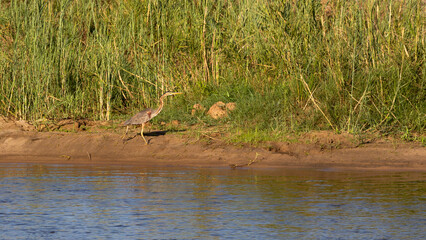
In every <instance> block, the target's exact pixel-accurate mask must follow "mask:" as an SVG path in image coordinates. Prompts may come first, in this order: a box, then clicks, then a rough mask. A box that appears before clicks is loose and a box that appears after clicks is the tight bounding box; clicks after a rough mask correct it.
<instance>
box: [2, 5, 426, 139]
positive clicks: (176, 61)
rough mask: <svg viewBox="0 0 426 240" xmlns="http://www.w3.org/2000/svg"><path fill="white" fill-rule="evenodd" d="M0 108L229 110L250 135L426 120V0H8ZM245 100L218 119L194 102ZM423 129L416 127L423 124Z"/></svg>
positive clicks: (54, 115)
mask: <svg viewBox="0 0 426 240" xmlns="http://www.w3.org/2000/svg"><path fill="white" fill-rule="evenodd" d="M0 8H1V9H2V10H1V11H0V114H1V115H5V116H12V117H16V118H24V119H33V120H35V119H39V118H48V119H59V118H68V117H70V118H93V119H106V120H108V119H114V118H119V119H124V117H126V116H129V115H130V114H132V113H134V112H135V111H137V110H138V109H141V108H144V107H147V106H152V105H156V101H157V99H158V97H159V95H161V93H163V92H164V91H166V90H178V91H183V92H185V95H184V96H178V97H175V98H174V99H168V105H167V106H168V107H166V108H165V110H164V114H161V115H160V116H159V117H158V119H156V122H158V121H169V120H170V119H172V118H173V119H178V120H180V121H182V122H186V123H188V124H191V123H200V122H203V123H207V124H220V123H223V122H226V123H227V125H229V126H230V127H229V128H230V130H231V131H232V132H236V133H241V134H237V138H238V139H239V140H243V141H259V140H266V139H268V138H277V137H279V136H282V135H283V133H288V132H301V131H307V130H313V129H330V130H334V131H338V132H339V131H345V132H350V133H360V132H364V131H379V132H385V133H397V134H401V135H403V138H404V139H410V138H412V137H410V135H411V134H412V133H415V134H417V135H423V134H424V129H425V125H426V117H425V112H426V111H425V110H426V97H425V92H426V91H425V66H424V62H425V36H426V29H425V19H426V18H425V5H424V1H421V0H399V1H392V0H390V1H389V0H374V1H373V0H366V1H346V0H329V1H326V0H322V1H320V0H303V1H292V0H282V1H267V0H260V1H253V0H247V1H224V0H219V1H210V0H205V1H198V0H196V1H185V0H183V1H181V0H171V1H157V0H152V1H151V0H147V1H141V0H127V1H118V0H87V1H82V0H56V1H55V0H24V1H10V0H9V1H5V0H0ZM219 100H221V101H225V102H230V101H234V102H236V103H237V110H236V111H234V112H233V113H232V114H231V115H230V117H229V118H228V119H225V120H220V121H219V122H215V121H213V120H210V119H208V118H207V117H205V116H198V115H196V116H192V115H191V108H192V105H193V104H195V103H201V104H203V105H204V106H207V107H208V106H210V105H211V104H213V103H214V102H215V101H219ZM417 135H416V136H417Z"/></svg>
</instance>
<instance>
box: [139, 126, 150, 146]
mask: <svg viewBox="0 0 426 240" xmlns="http://www.w3.org/2000/svg"><path fill="white" fill-rule="evenodd" d="M144 126H145V123H142V129H141V137H142V138H143V140H144V141H145V145H148V142H147V141H146V139H145V137H144V136H143V127H144Z"/></svg>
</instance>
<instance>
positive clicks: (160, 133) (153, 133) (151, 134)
mask: <svg viewBox="0 0 426 240" xmlns="http://www.w3.org/2000/svg"><path fill="white" fill-rule="evenodd" d="M184 131H185V130H165V131H151V132H144V133H143V135H144V136H145V137H158V136H163V135H166V133H168V132H184ZM140 135H141V134H140V133H136V134H135V135H134V136H132V137H129V138H127V139H124V140H125V141H129V140H132V139H133V138H135V137H137V136H140ZM150 140H151V139H149V140H147V141H148V142H149V141H150Z"/></svg>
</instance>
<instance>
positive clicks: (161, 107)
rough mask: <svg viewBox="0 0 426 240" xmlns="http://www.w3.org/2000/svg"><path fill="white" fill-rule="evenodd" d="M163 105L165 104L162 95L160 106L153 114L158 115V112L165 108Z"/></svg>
mask: <svg viewBox="0 0 426 240" xmlns="http://www.w3.org/2000/svg"><path fill="white" fill-rule="evenodd" d="M163 106H164V102H163V97H160V106H158V108H157V109H155V111H154V112H153V113H152V115H154V116H156V115H157V114H159V113H160V112H161V110H162V109H163Z"/></svg>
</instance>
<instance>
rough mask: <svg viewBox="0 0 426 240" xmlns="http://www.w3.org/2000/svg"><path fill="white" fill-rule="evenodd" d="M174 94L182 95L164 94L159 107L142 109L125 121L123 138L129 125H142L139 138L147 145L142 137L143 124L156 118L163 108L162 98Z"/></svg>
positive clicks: (162, 98) (161, 98)
mask: <svg viewBox="0 0 426 240" xmlns="http://www.w3.org/2000/svg"><path fill="white" fill-rule="evenodd" d="M176 94H182V93H181V92H166V93H164V94H163V95H162V96H161V97H160V106H158V108H156V109H152V108H147V109H144V110H142V111H140V112H138V113H136V114H135V115H134V116H133V117H131V118H129V119H128V120H127V121H125V122H124V123H123V125H124V126H127V128H126V133H125V134H124V136H123V138H124V137H125V136H126V135H127V132H128V131H129V126H130V125H142V129H141V137H142V138H143V140H144V141H145V144H148V142H147V141H146V139H145V137H144V136H143V128H144V126H145V123H147V122H148V121H149V120H151V119H153V118H154V117H155V116H157V115H158V114H159V113H160V112H161V110H162V109H163V106H164V101H163V100H164V98H165V97H167V96H172V95H176Z"/></svg>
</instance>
